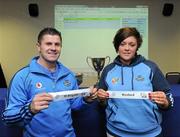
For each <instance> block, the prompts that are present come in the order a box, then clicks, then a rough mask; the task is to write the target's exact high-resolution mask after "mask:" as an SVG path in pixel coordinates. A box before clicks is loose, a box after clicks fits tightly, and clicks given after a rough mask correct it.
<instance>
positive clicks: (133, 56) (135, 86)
mask: <svg viewBox="0 0 180 137" xmlns="http://www.w3.org/2000/svg"><path fill="white" fill-rule="evenodd" d="M113 44H114V48H115V50H116V52H117V53H118V56H117V57H116V58H115V60H114V62H113V63H111V64H109V65H108V66H107V67H106V68H105V69H104V70H103V73H102V75H101V79H100V82H99V90H98V98H99V100H100V101H105V100H107V107H106V120H107V124H106V127H107V135H108V137H160V136H162V134H161V131H162V129H161V126H160V124H161V122H162V118H161V111H162V110H167V109H169V108H170V107H172V106H173V98H172V95H171V93H170V87H169V85H168V83H167V81H166V79H165V78H164V76H163V74H162V72H161V71H160V69H159V68H158V66H157V65H156V64H155V63H153V62H152V61H149V60H146V59H145V58H144V57H142V56H141V55H138V54H137V51H138V49H139V48H140V46H141V44H142V37H141V35H140V33H139V32H138V31H137V29H136V28H130V27H126V28H121V29H120V30H118V32H117V33H116V35H115V37H114V41H113ZM106 91H114V92H119V93H120V92H122V91H123V92H127V91H128V92H132V93H137V92H138V91H141V92H142V93H143V91H149V99H127V98H126V99H122V98H121V99H120V98H118V97H117V98H111V97H110V98H109V93H108V92H106Z"/></svg>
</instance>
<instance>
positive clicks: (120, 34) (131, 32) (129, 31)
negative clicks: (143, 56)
mask: <svg viewBox="0 0 180 137" xmlns="http://www.w3.org/2000/svg"><path fill="white" fill-rule="evenodd" d="M130 36H134V37H135V38H136V40H137V45H138V48H137V50H138V49H139V48H140V46H141V44H142V36H141V35H140V33H139V31H138V30H137V29H136V28H133V27H125V28H121V29H119V30H118V31H117V33H116V35H115V37H114V40H113V44H114V48H115V50H116V52H118V49H119V45H120V44H121V42H122V41H123V40H124V39H126V38H128V37H130Z"/></svg>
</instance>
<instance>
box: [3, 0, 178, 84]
mask: <svg viewBox="0 0 180 137" xmlns="http://www.w3.org/2000/svg"><path fill="white" fill-rule="evenodd" d="M166 2H170V3H173V4H174V6H175V7H174V12H173V15H172V16H170V17H164V16H163V15H162V9H163V4H164V3H166ZM29 3H37V4H38V5H39V17H37V18H32V17H30V16H29V14H28V8H27V7H28V4H29ZM55 4H78V5H79V4H87V5H89V6H99V7H102V6H105V7H111V6H115V7H135V6H136V5H147V6H149V58H150V59H151V60H153V61H155V62H156V63H157V64H158V65H159V67H160V68H161V70H162V71H163V72H164V73H166V72H167V71H180V54H179V53H180V14H179V13H180V1H179V0H66V1H65V0H0V62H1V64H2V67H3V69H4V73H5V76H6V80H7V82H8V83H9V81H10V79H11V77H12V76H13V74H14V73H15V72H16V71H17V70H19V69H20V68H21V67H23V66H24V65H26V64H27V63H28V62H29V61H30V59H31V58H32V56H34V55H36V54H37V52H36V47H35V44H36V37H37V34H38V32H39V31H40V30H41V29H42V28H43V27H46V26H54V5H55ZM112 48H113V47H112Z"/></svg>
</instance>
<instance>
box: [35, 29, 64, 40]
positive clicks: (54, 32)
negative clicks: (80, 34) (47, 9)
mask: <svg viewBox="0 0 180 137" xmlns="http://www.w3.org/2000/svg"><path fill="white" fill-rule="evenodd" d="M47 34H49V35H58V36H59V38H60V40H61V42H62V36H61V33H60V32H59V31H58V30H57V29H55V28H51V27H47V28H44V29H42V30H41V31H40V32H39V35H38V43H41V40H42V38H43V36H44V35H47Z"/></svg>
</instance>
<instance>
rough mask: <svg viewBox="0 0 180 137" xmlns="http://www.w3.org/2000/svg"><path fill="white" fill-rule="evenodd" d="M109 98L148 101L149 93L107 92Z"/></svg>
mask: <svg viewBox="0 0 180 137" xmlns="http://www.w3.org/2000/svg"><path fill="white" fill-rule="evenodd" d="M107 92H108V93H109V98H122V99H149V93H150V92H151V91H107Z"/></svg>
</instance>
